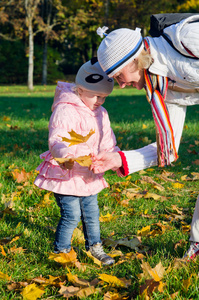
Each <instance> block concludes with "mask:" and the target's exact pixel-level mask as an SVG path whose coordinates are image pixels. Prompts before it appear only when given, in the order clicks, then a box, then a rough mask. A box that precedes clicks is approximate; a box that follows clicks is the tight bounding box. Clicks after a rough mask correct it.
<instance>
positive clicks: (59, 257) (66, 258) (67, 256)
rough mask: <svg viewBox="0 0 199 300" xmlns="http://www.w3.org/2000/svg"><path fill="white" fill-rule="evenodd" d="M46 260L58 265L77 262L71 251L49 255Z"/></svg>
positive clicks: (73, 252)
mask: <svg viewBox="0 0 199 300" xmlns="http://www.w3.org/2000/svg"><path fill="white" fill-rule="evenodd" d="M48 258H49V259H51V260H54V261H56V262H58V263H60V264H71V263H74V262H75V261H76V260H77V253H76V252H75V251H74V250H73V249H71V251H70V252H69V253H59V254H55V253H50V254H49V257H48Z"/></svg>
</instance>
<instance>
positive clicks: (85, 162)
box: [54, 155, 92, 167]
mask: <svg viewBox="0 0 199 300" xmlns="http://www.w3.org/2000/svg"><path fill="white" fill-rule="evenodd" d="M54 160H56V161H57V162H58V163H59V164H63V163H65V162H67V161H70V162H73V161H76V162H77V163H78V164H79V165H80V166H82V167H90V165H91V164H92V159H91V155H84V156H79V157H77V158H74V157H73V158H56V157H54Z"/></svg>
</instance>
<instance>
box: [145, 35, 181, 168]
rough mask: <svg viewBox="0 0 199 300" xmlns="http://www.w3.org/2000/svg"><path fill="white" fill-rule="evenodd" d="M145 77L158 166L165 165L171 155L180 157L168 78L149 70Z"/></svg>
mask: <svg viewBox="0 0 199 300" xmlns="http://www.w3.org/2000/svg"><path fill="white" fill-rule="evenodd" d="M144 41H145V46H146V48H147V49H148V47H149V45H148V43H147V41H146V39H145V40H144ZM144 77H145V83H146V85H145V90H146V93H147V95H146V96H147V100H148V102H149V103H150V105H151V110H152V114H153V118H154V122H155V127H156V142H157V156H158V166H159V167H164V166H165V165H170V164H171V157H172V158H173V159H174V161H175V160H177V158H178V155H177V152H176V147H175V140H174V134H173V128H172V125H171V122H170V118H169V113H168V110H167V107H166V104H165V98H166V92H167V89H168V78H167V77H163V76H159V75H155V74H152V73H150V72H149V70H144Z"/></svg>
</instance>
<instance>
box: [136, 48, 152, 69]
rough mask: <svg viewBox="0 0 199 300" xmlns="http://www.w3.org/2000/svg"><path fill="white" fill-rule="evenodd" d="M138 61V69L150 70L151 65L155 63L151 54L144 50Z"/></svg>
mask: <svg viewBox="0 0 199 300" xmlns="http://www.w3.org/2000/svg"><path fill="white" fill-rule="evenodd" d="M137 60H138V69H148V68H149V67H150V65H151V64H152V63H153V58H152V56H151V54H150V53H149V52H148V51H147V50H145V49H143V50H142V52H141V53H140V55H139V56H138V58H137Z"/></svg>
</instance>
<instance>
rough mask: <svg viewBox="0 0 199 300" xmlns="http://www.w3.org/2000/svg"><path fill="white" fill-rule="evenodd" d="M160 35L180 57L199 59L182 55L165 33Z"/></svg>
mask: <svg viewBox="0 0 199 300" xmlns="http://www.w3.org/2000/svg"><path fill="white" fill-rule="evenodd" d="M160 35H161V36H162V37H163V38H164V39H165V40H166V41H167V42H168V43H169V45H170V46H171V47H172V48H173V49H175V50H176V51H177V52H178V53H179V54H180V55H183V56H185V57H187V58H192V59H199V57H193V56H188V55H185V54H183V53H181V52H180V51H179V50H178V49H176V47H175V46H174V45H173V43H172V41H171V40H170V39H169V38H168V36H167V35H166V34H165V33H164V32H162V33H160Z"/></svg>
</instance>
